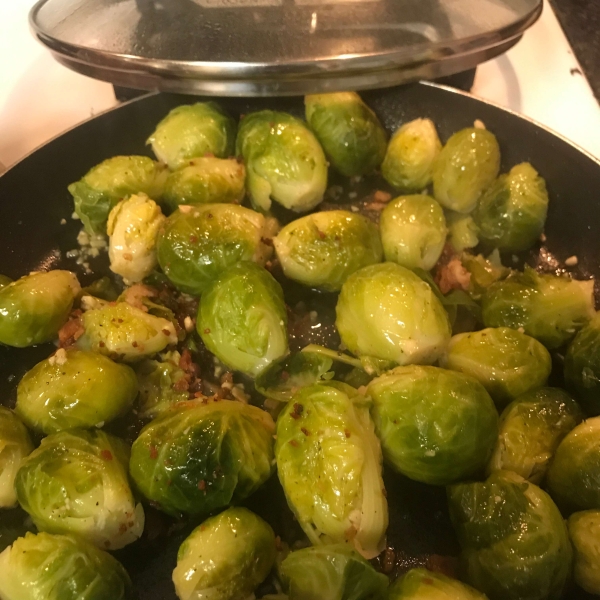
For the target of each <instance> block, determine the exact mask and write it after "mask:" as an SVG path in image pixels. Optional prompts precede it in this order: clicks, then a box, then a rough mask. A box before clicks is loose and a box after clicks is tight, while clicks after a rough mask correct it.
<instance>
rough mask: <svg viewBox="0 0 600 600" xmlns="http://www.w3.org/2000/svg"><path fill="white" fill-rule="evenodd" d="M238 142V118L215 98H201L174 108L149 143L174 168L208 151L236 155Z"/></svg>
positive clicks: (221, 156)
mask: <svg viewBox="0 0 600 600" xmlns="http://www.w3.org/2000/svg"><path fill="white" fill-rule="evenodd" d="M234 142H235V121H234V120H233V119H232V118H231V117H230V116H229V115H228V114H227V113H226V112H225V111H224V110H223V109H222V108H221V107H220V106H219V105H218V104H216V103H215V102H197V103H196V104H184V105H183V106H178V107H177V108H174V109H173V110H172V111H171V112H170V113H169V114H168V115H167V116H166V117H165V118H164V119H163V120H162V121H161V122H160V123H159V124H158V125H157V126H156V130H155V131H154V133H153V134H152V135H151V136H150V137H149V138H148V141H147V142H146V143H147V144H151V145H152V150H153V152H154V154H155V155H156V157H157V158H158V160H160V161H161V162H163V163H165V164H167V165H168V166H169V169H172V170H174V169H179V168H181V167H183V166H184V165H185V164H186V163H187V162H188V161H189V160H190V159H192V158H197V157H199V156H204V155H205V154H212V155H214V156H216V157H218V158H227V157H229V156H232V155H233V148H234ZM149 195H150V196H152V194H149Z"/></svg>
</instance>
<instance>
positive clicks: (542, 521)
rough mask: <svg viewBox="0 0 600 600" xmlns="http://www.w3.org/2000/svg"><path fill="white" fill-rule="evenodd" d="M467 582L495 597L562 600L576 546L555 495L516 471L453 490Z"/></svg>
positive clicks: (453, 516)
mask: <svg viewBox="0 0 600 600" xmlns="http://www.w3.org/2000/svg"><path fill="white" fill-rule="evenodd" d="M448 503H449V507H450V517H451V519H452V522H453V524H454V528H455V530H456V533H457V536H458V541H459V543H460V546H461V548H462V561H463V566H464V570H465V572H466V576H467V581H468V583H470V584H471V585H472V586H474V587H476V588H477V589H478V590H479V591H481V592H484V593H485V594H486V595H487V596H489V598H490V600H547V599H554V600H557V599H558V598H560V597H561V596H562V591H563V589H564V587H565V583H566V582H567V580H568V578H569V574H570V571H571V557H572V552H571V545H570V543H569V537H568V534H567V528H566V525H565V522H564V521H563V518H562V516H561V514H560V512H559V511H558V509H557V508H556V505H555V504H554V502H552V500H551V498H550V496H548V494H546V492H543V491H542V490H541V489H540V488H538V487H537V486H536V485H533V484H532V483H528V482H527V481H525V480H524V479H523V478H522V477H519V475H517V474H515V473H511V472H510V471H498V472H496V473H494V474H492V475H491V476H490V477H489V479H488V480H487V481H485V482H484V483H460V484H457V485H454V486H451V487H450V488H449V489H448Z"/></svg>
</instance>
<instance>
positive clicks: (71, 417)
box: [15, 348, 138, 434]
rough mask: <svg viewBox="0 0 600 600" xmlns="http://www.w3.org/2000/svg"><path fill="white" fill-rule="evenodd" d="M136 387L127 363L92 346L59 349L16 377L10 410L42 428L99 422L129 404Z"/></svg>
mask: <svg viewBox="0 0 600 600" xmlns="http://www.w3.org/2000/svg"><path fill="white" fill-rule="evenodd" d="M137 391H138V389H137V381H136V377H135V373H134V372H133V370H132V369H131V368H129V367H127V366H125V365H118V364H116V363H114V362H113V361H112V360H110V359H109V358H106V357H105V356H102V355H101V354H96V353H95V352H86V351H84V350H77V349H75V348H69V349H67V350H64V349H61V350H58V351H57V352H56V354H54V355H53V356H51V357H50V358H47V359H46V360H44V361H42V362H41V363H38V364H37V365H36V366H35V367H33V369H31V370H30V371H28V372H27V373H26V374H25V376H24V377H23V379H21V382H20V383H19V386H18V388H17V406H16V409H15V410H16V412H17V414H18V415H19V416H20V417H21V418H22V419H23V421H24V422H25V423H26V424H27V426H28V427H31V429H35V430H36V431H40V432H42V433H45V434H49V433H56V432H57V431H61V430H63V429H74V428H76V427H83V428H88V427H94V426H98V427H102V426H103V425H104V423H108V422H109V421H112V420H114V419H116V418H117V417H119V416H121V415H123V414H125V413H126V412H127V411H128V410H129V409H130V408H131V406H132V405H133V401H134V400H135V397H136V395H137Z"/></svg>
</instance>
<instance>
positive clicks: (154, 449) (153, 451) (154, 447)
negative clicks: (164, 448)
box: [150, 445, 158, 460]
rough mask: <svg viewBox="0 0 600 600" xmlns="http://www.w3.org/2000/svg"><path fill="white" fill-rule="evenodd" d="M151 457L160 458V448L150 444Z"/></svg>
mask: <svg viewBox="0 0 600 600" xmlns="http://www.w3.org/2000/svg"><path fill="white" fill-rule="evenodd" d="M150 458H151V459H152V460H156V459H157V458H158V450H157V449H156V446H154V445H153V446H150Z"/></svg>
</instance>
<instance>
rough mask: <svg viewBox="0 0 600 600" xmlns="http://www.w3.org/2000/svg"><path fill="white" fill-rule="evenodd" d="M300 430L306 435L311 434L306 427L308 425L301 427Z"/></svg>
mask: <svg viewBox="0 0 600 600" xmlns="http://www.w3.org/2000/svg"><path fill="white" fill-rule="evenodd" d="M300 431H301V432H302V433H303V434H304V435H310V431H309V430H308V429H306V427H301V428H300Z"/></svg>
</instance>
